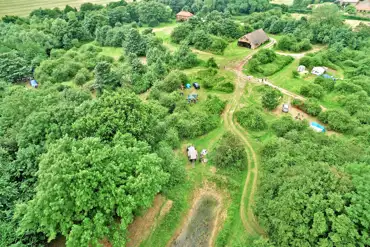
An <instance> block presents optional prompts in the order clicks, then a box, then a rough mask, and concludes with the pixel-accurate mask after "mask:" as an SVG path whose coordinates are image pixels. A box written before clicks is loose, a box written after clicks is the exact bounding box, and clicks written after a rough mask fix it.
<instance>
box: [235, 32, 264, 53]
mask: <svg viewBox="0 0 370 247" xmlns="http://www.w3.org/2000/svg"><path fill="white" fill-rule="evenodd" d="M269 40H270V38H269V37H268V36H267V34H266V33H265V31H263V29H258V30H255V31H253V32H251V33H248V34H246V35H244V36H243V37H241V38H240V39H239V40H238V46H242V47H247V48H250V49H256V48H258V47H259V46H260V45H262V44H264V43H266V42H267V41H269Z"/></svg>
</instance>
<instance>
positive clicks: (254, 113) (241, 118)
mask: <svg viewBox="0 0 370 247" xmlns="http://www.w3.org/2000/svg"><path fill="white" fill-rule="evenodd" d="M235 115H236V119H237V120H238V122H239V123H240V125H241V126H243V127H244V128H247V129H248V128H249V129H252V130H264V129H266V127H267V123H266V121H265V119H264V118H263V115H262V114H261V112H260V109H258V108H255V107H243V108H242V109H240V111H238V112H236V114H235Z"/></svg>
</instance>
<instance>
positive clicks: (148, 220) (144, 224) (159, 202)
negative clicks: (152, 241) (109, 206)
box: [126, 195, 172, 247]
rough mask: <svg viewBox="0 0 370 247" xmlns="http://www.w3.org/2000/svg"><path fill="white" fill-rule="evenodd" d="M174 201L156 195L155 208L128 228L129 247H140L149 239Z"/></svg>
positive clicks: (139, 217) (136, 219)
mask: <svg viewBox="0 0 370 247" xmlns="http://www.w3.org/2000/svg"><path fill="white" fill-rule="evenodd" d="M171 207H172V201H170V200H167V201H166V198H165V197H164V196H162V195H156V197H155V198H154V202H153V206H152V207H151V208H149V209H148V210H147V211H146V212H145V213H144V214H143V215H142V216H138V217H136V218H135V219H134V221H133V222H132V223H131V224H130V225H129V227H128V238H129V241H128V243H127V245H126V246H127V247H133V246H139V245H140V243H141V242H142V241H143V240H144V239H146V238H147V236H148V235H149V234H150V232H151V231H152V229H153V228H154V227H155V226H156V225H157V223H158V222H159V220H160V219H163V217H164V216H165V215H166V214H167V213H168V212H169V211H170V209H171Z"/></svg>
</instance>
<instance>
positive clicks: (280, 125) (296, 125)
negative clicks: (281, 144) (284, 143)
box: [271, 116, 307, 137]
mask: <svg viewBox="0 0 370 247" xmlns="http://www.w3.org/2000/svg"><path fill="white" fill-rule="evenodd" d="M271 128H272V129H273V130H274V131H275V133H276V135H277V136H280V137H282V136H284V135H285V134H286V133H288V132H290V131H292V130H298V131H301V130H303V129H305V128H307V123H305V122H304V121H303V122H302V121H294V120H293V118H292V117H290V116H284V117H282V118H280V119H278V120H275V121H274V122H273V123H272V124H271Z"/></svg>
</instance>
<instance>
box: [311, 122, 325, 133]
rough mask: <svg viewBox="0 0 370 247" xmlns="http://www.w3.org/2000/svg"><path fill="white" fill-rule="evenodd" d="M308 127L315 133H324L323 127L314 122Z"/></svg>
mask: <svg viewBox="0 0 370 247" xmlns="http://www.w3.org/2000/svg"><path fill="white" fill-rule="evenodd" d="M310 127H311V128H312V129H313V130H314V131H316V132H325V127H324V126H322V125H320V124H318V123H316V122H311V123H310Z"/></svg>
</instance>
